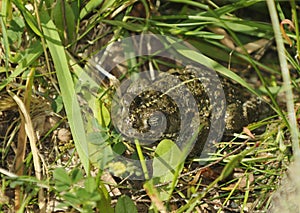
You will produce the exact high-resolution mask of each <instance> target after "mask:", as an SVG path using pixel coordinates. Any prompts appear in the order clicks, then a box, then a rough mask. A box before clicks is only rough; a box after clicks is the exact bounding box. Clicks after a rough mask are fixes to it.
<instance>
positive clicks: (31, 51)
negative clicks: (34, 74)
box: [0, 41, 43, 91]
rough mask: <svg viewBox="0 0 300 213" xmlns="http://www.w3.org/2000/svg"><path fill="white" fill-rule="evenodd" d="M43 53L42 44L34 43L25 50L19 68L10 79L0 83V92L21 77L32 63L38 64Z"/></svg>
mask: <svg viewBox="0 0 300 213" xmlns="http://www.w3.org/2000/svg"><path fill="white" fill-rule="evenodd" d="M42 53H43V47H42V45H41V42H40V41H38V42H34V43H32V45H31V46H30V47H29V48H28V49H26V50H25V52H24V54H23V57H22V59H21V60H20V61H19V63H18V66H17V68H16V69H15V70H14V72H13V73H12V74H11V75H10V76H9V77H8V78H5V79H4V80H3V81H2V82H1V83H0V91H1V90H2V89H3V88H5V87H6V86H7V85H8V84H9V83H10V82H11V81H12V80H14V79H15V78H16V77H17V76H19V75H20V74H21V73H22V72H23V71H24V70H25V69H27V68H28V66H30V65H31V64H32V63H34V62H36V60H37V58H39V57H40V56H41V55H42Z"/></svg>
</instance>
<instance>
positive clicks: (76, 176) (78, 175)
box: [70, 168, 83, 183]
mask: <svg viewBox="0 0 300 213" xmlns="http://www.w3.org/2000/svg"><path fill="white" fill-rule="evenodd" d="M70 177H71V179H72V183H77V182H78V181H80V180H82V178H83V174H82V171H81V170H80V169H78V168H75V169H74V170H72V171H71V174H70Z"/></svg>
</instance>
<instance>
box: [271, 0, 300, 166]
mask: <svg viewBox="0 0 300 213" xmlns="http://www.w3.org/2000/svg"><path fill="white" fill-rule="evenodd" d="M267 5H268V9H269V13H270V16H271V21H272V25H273V30H274V35H275V40H276V45H277V52H278V58H279V62H280V67H281V73H282V78H283V88H284V91H285V97H286V106H287V112H288V119H289V122H288V123H289V128H290V132H291V140H292V148H293V153H294V158H295V161H300V150H299V130H298V127H297V121H296V114H295V110H294V101H293V100H294V99H293V91H292V86H291V79H290V73H289V69H288V64H287V60H286V55H285V48H284V44H283V39H282V37H281V33H280V28H279V26H280V25H279V21H278V16H277V12H276V9H275V4H274V0H267Z"/></svg>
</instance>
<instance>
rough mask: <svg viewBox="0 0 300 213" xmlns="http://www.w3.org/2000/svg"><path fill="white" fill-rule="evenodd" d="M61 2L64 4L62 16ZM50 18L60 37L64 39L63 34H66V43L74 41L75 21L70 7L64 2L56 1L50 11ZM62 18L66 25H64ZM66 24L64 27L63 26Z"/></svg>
mask: <svg viewBox="0 0 300 213" xmlns="http://www.w3.org/2000/svg"><path fill="white" fill-rule="evenodd" d="M62 2H63V3H64V4H65V7H64V8H65V11H64V13H65V14H63V11H62V8H63V7H62ZM51 17H52V19H53V21H54V23H55V25H56V27H57V28H58V29H59V34H60V37H61V38H62V39H63V38H64V32H65V31H66V32H67V37H68V43H71V42H72V41H73V40H74V36H75V29H76V20H75V15H74V12H73V10H72V8H71V6H70V5H69V4H68V3H67V2H66V1H58V2H57V3H56V4H55V7H54V8H53V10H52V13H51ZM64 18H65V21H66V23H64ZM65 24H66V26H65Z"/></svg>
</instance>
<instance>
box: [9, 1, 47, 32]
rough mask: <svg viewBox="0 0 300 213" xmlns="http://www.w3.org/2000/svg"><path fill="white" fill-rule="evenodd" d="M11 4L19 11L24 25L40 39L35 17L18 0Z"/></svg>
mask: <svg viewBox="0 0 300 213" xmlns="http://www.w3.org/2000/svg"><path fill="white" fill-rule="evenodd" d="M13 3H14V4H15V5H16V6H17V8H18V9H19V10H20V11H21V13H22V15H23V17H24V19H25V21H26V23H27V24H28V26H29V27H30V29H31V30H32V31H33V32H34V33H35V34H37V35H38V36H40V37H42V33H41V31H40V29H39V28H38V24H37V21H36V19H35V17H34V16H33V15H32V14H31V13H30V12H29V11H28V10H27V9H26V7H25V6H24V4H23V2H21V1H20V0H14V1H13Z"/></svg>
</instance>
